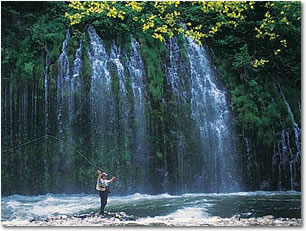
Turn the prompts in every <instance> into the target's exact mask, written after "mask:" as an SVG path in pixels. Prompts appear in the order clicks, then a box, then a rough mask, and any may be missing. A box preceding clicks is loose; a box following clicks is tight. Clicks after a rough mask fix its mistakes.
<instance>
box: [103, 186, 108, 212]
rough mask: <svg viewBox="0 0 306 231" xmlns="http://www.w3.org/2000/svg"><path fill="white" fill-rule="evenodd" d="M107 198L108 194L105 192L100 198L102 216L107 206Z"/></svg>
mask: <svg viewBox="0 0 306 231" xmlns="http://www.w3.org/2000/svg"><path fill="white" fill-rule="evenodd" d="M107 197H108V192H107V191H105V192H102V198H103V204H102V211H103V214H104V208H105V206H106V204H107Z"/></svg>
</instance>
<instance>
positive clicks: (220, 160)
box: [185, 38, 240, 192]
mask: <svg viewBox="0 0 306 231" xmlns="http://www.w3.org/2000/svg"><path fill="white" fill-rule="evenodd" d="M185 44H186V49H187V54H188V57H189V61H190V71H191V75H190V78H191V104H192V118H193V119H194V120H195V121H196V124H197V127H198V129H199V132H200V137H201V139H202V151H201V152H202V155H203V169H202V172H204V175H205V180H204V182H202V187H203V189H204V188H205V187H209V189H210V190H211V191H214V192H220V191H224V192H226V191H227V192H228V191H237V190H239V189H240V185H239V183H238V182H239V181H238V178H237V175H236V173H235V168H236V167H237V165H236V163H237V157H238V154H237V151H236V135H235V130H234V128H233V123H232V122H231V120H232V119H233V118H231V116H230V111H229V109H228V107H227V105H228V103H227V101H226V93H225V90H223V89H222V88H221V87H220V86H218V83H217V81H216V77H215V75H214V73H213V70H212V67H211V66H210V63H209V61H208V59H207V55H206V53H205V50H204V48H203V47H200V46H199V45H198V44H197V43H196V42H195V41H194V40H192V39H191V38H187V39H186V43H185Z"/></svg>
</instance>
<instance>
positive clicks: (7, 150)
mask: <svg viewBox="0 0 306 231" xmlns="http://www.w3.org/2000/svg"><path fill="white" fill-rule="evenodd" d="M45 137H50V138H53V139H55V140H57V141H60V142H62V143H64V144H66V145H68V146H69V147H70V149H72V150H73V151H75V152H77V153H78V154H79V155H80V156H82V157H83V158H84V159H85V160H87V162H88V163H89V164H91V165H92V166H94V167H96V168H98V169H100V168H99V167H98V166H97V165H96V164H94V163H93V162H91V161H90V160H89V159H88V158H87V157H86V156H85V155H84V154H83V153H81V152H80V151H79V150H77V149H75V148H74V147H73V146H72V145H71V144H69V143H67V142H66V141H64V140H62V139H60V138H58V137H56V136H52V135H48V134H47V135H44V136H41V137H39V138H36V139H34V140H31V141H29V142H26V143H23V144H20V145H18V146H16V147H12V148H9V149H6V150H4V151H2V153H5V152H9V151H11V150H14V149H16V148H20V147H22V146H25V145H28V144H30V143H33V142H36V141H38V140H41V139H43V138H45Z"/></svg>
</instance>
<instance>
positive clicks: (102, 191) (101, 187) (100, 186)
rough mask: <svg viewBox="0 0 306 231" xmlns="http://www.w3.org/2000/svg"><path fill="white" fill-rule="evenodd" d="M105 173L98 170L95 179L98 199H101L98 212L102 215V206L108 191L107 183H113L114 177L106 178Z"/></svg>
mask: <svg viewBox="0 0 306 231" xmlns="http://www.w3.org/2000/svg"><path fill="white" fill-rule="evenodd" d="M106 178H107V174H106V173H105V172H103V173H102V172H101V171H98V179H97V185H96V189H97V190H98V191H99V195H100V199H101V207H100V214H101V215H104V208H105V206H106V204H107V197H108V193H109V188H108V184H109V183H113V182H114V180H115V177H112V179H110V180H107V179H106Z"/></svg>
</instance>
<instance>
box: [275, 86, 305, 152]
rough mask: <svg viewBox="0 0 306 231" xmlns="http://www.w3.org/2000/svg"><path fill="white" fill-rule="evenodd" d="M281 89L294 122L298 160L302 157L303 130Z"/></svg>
mask: <svg viewBox="0 0 306 231" xmlns="http://www.w3.org/2000/svg"><path fill="white" fill-rule="evenodd" d="M278 87H279V89H280V95H281V97H282V99H283V101H284V103H285V104H286V107H287V111H288V114H289V116H290V118H291V120H292V125H293V130H294V135H295V145H296V149H297V155H296V157H297V158H300V156H301V129H300V128H299V126H298V124H297V122H296V121H295V119H294V115H293V113H292V110H291V108H290V105H289V103H288V102H287V100H286V97H285V95H284V93H283V91H282V89H281V87H280V85H278Z"/></svg>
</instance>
